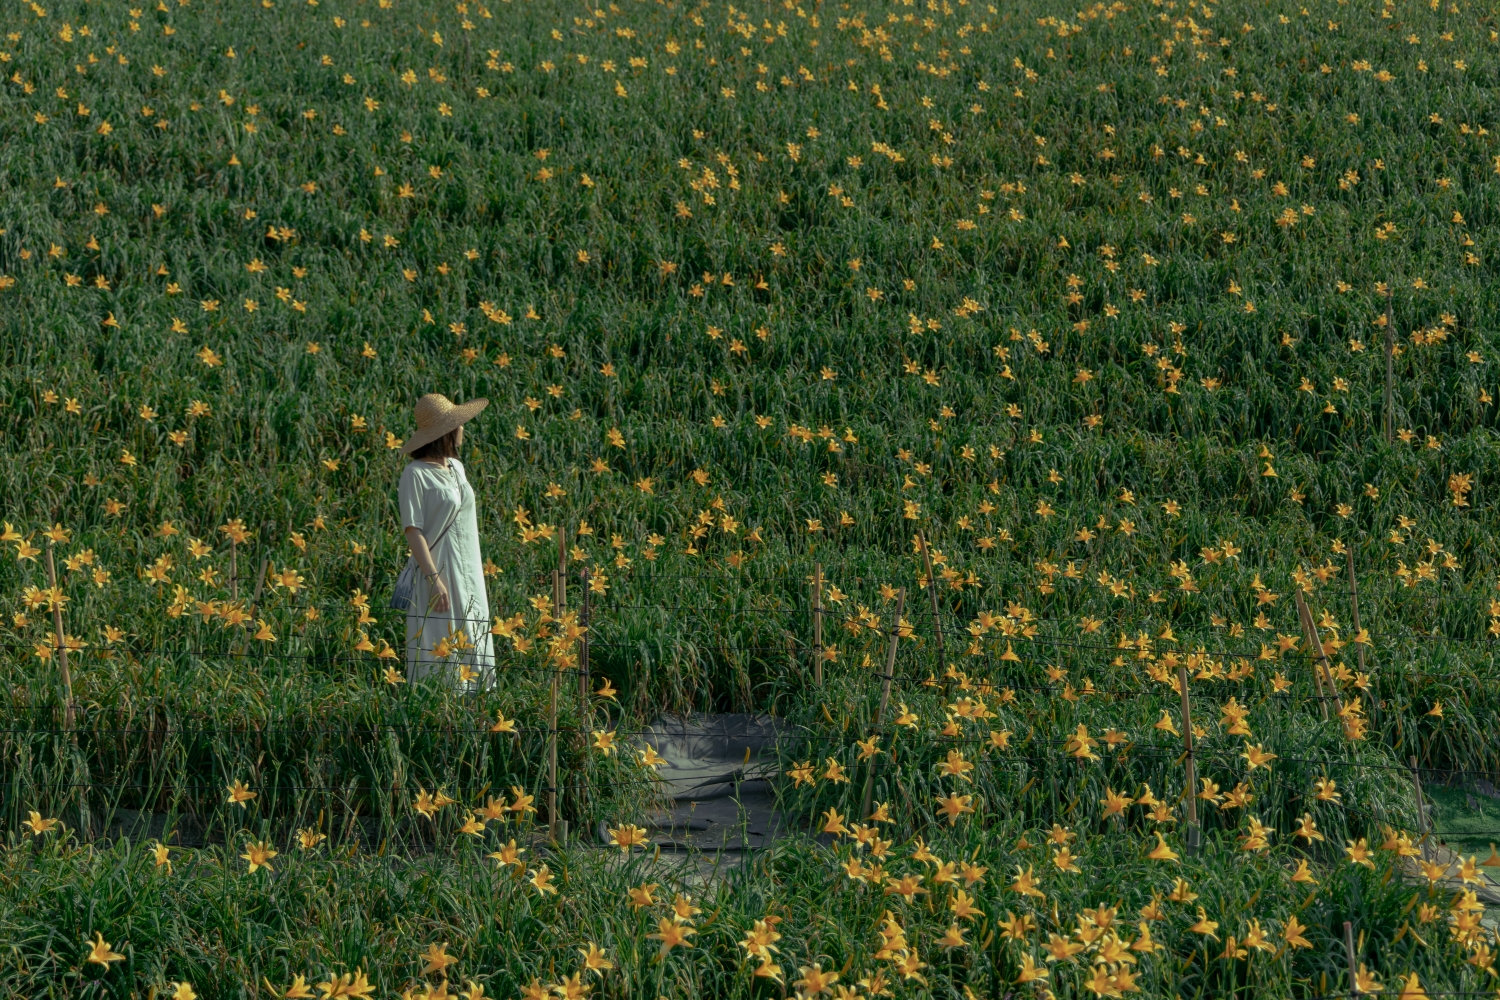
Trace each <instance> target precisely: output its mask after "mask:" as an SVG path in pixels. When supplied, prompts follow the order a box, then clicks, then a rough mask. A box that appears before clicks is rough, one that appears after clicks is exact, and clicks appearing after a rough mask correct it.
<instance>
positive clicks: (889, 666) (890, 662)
mask: <svg viewBox="0 0 1500 1000" xmlns="http://www.w3.org/2000/svg"><path fill="white" fill-rule="evenodd" d="M905 610H906V588H905V587H902V588H901V589H900V590H898V591H896V620H895V622H894V623H892V625H891V645H890V648H889V650H888V651H887V652H886V654H885V675H884V676H883V677H881V678H880V707H879V708H877V709H875V725H874V727H873V728H875V729H879V728H880V726H881V723H883V722H884V721H885V710H886V708H887V706H889V705H890V703H891V681H892V679H894V678H895V676H896V645H897V644H898V643H899V642H900V641H901V614H902V612H903V611H905ZM874 796H875V760H874V758H871V759H870V770H869V773H868V774H867V775H865V795H864V800H863V801H862V803H861V805H860V807H859V814H860V815H861V816H869V815H870V806H871V800H872V799H873V798H874Z"/></svg>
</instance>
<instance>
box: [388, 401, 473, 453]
mask: <svg viewBox="0 0 1500 1000" xmlns="http://www.w3.org/2000/svg"><path fill="white" fill-rule="evenodd" d="M489 405H490V401H489V400H488V399H485V398H484V397H482V396H481V397H480V398H479V399H471V400H469V401H468V402H467V403H460V404H459V405H457V406H455V407H454V408H453V409H451V410H449V411H448V412H447V413H445V414H444V415H443V418H442V419H441V420H439V421H438V422H437V423H435V424H432V425H431V426H429V427H423V428H421V429H420V430H418V431H416V432H415V433H413V434H412V436H411V437H409V438H407V439H406V441H404V442H403V443H402V445H401V453H402V454H404V455H410V454H411V453H412V452H414V451H416V450H417V449H418V448H421V447H422V446H423V445H429V444H431V443H432V442H434V441H436V440H437V439H438V438H440V437H442V436H443V435H444V434H447V433H448V432H449V431H451V430H453V429H454V428H455V427H462V426H463V425H464V424H466V423H468V422H469V421H470V420H473V419H474V418H475V417H477V416H479V414H480V411H482V410H483V409H484V408H485V407H486V406H489Z"/></svg>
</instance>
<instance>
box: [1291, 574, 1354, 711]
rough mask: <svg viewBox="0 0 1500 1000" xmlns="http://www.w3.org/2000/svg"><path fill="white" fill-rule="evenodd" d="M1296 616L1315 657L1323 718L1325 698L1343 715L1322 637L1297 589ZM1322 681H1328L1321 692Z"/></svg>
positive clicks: (1341, 703)
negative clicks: (1322, 697)
mask: <svg viewBox="0 0 1500 1000" xmlns="http://www.w3.org/2000/svg"><path fill="white" fill-rule="evenodd" d="M1297 616H1298V617H1299V618H1301V619H1302V634H1303V636H1304V637H1306V640H1307V644H1308V645H1309V646H1310V647H1312V648H1311V649H1310V650H1309V652H1310V654H1311V655H1312V656H1314V657H1316V659H1314V661H1313V676H1314V677H1316V678H1317V679H1318V694H1319V695H1320V696H1325V697H1324V701H1323V718H1324V719H1327V718H1328V701H1327V698H1326V696H1332V698H1333V703H1334V705H1336V706H1337V707H1338V710H1339V715H1340V716H1342V715H1343V714H1344V699H1343V698H1342V697H1340V696H1339V689H1338V688H1337V687H1336V686H1335V685H1334V683H1333V670H1332V669H1331V668H1330V667H1329V665H1328V654H1327V653H1325V652H1323V637H1322V636H1320V635H1318V626H1317V625H1315V624H1313V617H1312V611H1311V610H1309V609H1308V607H1307V601H1305V600H1303V598H1302V588H1301V587H1298V588H1297ZM1324 680H1327V681H1328V690H1327V691H1326V692H1325V691H1324V690H1323V682H1324Z"/></svg>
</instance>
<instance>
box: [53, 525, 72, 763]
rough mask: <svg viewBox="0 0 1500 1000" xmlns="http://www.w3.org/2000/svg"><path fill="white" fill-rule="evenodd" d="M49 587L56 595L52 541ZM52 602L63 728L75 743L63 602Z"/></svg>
mask: <svg viewBox="0 0 1500 1000" xmlns="http://www.w3.org/2000/svg"><path fill="white" fill-rule="evenodd" d="M47 587H48V589H50V590H51V591H52V594H51V596H53V597H56V596H57V595H58V593H59V591H58V589H57V566H56V564H55V563H54V562H53V561H52V543H51V542H50V541H49V542H48V543H47ZM51 604H52V629H53V631H54V632H55V633H56V635H57V666H58V670H59V671H60V672H61V673H62V682H63V699H64V701H63V728H64V729H66V730H67V731H68V739H70V740H71V741H72V742H73V743H75V744H76V743H77V742H78V733H77V732H75V731H74V729H73V720H74V715H73V674H72V673H71V672H70V671H69V670H68V646H67V644H66V643H65V642H63V618H62V602H61V601H57V600H54V601H52V602H51Z"/></svg>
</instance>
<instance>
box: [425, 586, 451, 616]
mask: <svg viewBox="0 0 1500 1000" xmlns="http://www.w3.org/2000/svg"><path fill="white" fill-rule="evenodd" d="M429 582H430V583H431V584H432V597H431V598H429V599H428V601H427V606H428V608H429V609H430V610H431V611H432V612H433V613H434V614H439V615H441V614H446V613H447V612H448V605H449V601H448V585H447V584H445V583H443V578H442V577H440V576H434V577H433V578H432V580H431V581H429Z"/></svg>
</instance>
